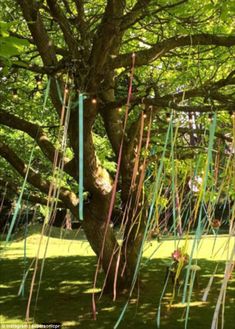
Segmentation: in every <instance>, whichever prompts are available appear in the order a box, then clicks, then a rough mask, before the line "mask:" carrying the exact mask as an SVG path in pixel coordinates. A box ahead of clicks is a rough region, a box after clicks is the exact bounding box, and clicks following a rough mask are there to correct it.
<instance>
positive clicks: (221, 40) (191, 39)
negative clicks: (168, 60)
mask: <svg viewBox="0 0 235 329" xmlns="http://www.w3.org/2000/svg"><path fill="white" fill-rule="evenodd" d="M197 45H201V46H203V45H216V46H223V47H232V46H234V45H235V36H232V35H231V36H217V35H212V34H196V35H187V36H174V37H172V38H169V39H166V40H164V41H162V42H159V43H157V44H155V45H154V46H153V47H151V48H149V49H145V50H140V51H137V52H136V53H135V54H136V62H135V65H136V66H142V65H146V64H148V63H151V62H153V61H154V60H156V59H157V58H160V57H162V56H163V55H165V54H166V53H167V52H169V51H170V50H172V49H175V48H178V47H185V46H197ZM131 55H132V54H131V53H126V54H122V55H119V56H117V57H116V58H113V59H112V60H111V67H112V68H118V67H128V66H130V58H131Z"/></svg>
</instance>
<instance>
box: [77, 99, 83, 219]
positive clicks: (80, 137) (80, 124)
mask: <svg viewBox="0 0 235 329" xmlns="http://www.w3.org/2000/svg"><path fill="white" fill-rule="evenodd" d="M83 101H84V96H83V94H82V93H80V94H79V106H78V127H79V129H78V141H79V155H78V156H79V159H78V164H79V165H78V171H79V182H78V185H79V190H78V195H79V219H80V220H83V170H84V168H83V154H84V145H83Z"/></svg>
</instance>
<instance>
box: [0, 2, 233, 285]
mask: <svg viewBox="0 0 235 329" xmlns="http://www.w3.org/2000/svg"><path fill="white" fill-rule="evenodd" d="M3 6H5V9H4V11H2V15H1V16H2V21H5V22H9V23H10V24H9V25H8V26H7V27H6V25H4V23H2V25H1V26H4V28H1V40H0V42H1V43H2V45H4V47H5V51H2V50H1V52H0V56H1V63H2V64H1V65H2V71H1V79H2V80H1V85H2V88H1V109H0V123H1V142H0V155H1V157H2V158H3V159H4V160H2V161H3V162H2V161H1V162H2V168H4V172H2V173H1V175H2V177H3V179H4V180H6V179H7V180H9V183H14V182H15V183H17V182H19V180H18V177H16V176H15V171H14V173H13V171H12V169H10V167H9V166H8V164H7V163H9V164H10V165H11V166H12V167H13V168H14V170H16V172H17V173H18V174H19V175H21V176H22V177H23V176H24V175H25V172H26V163H27V159H28V158H29V151H30V149H31V148H32V145H33V143H34V141H35V142H36V143H37V145H38V146H37V149H36V157H35V161H34V162H33V164H32V166H31V168H30V170H29V174H28V183H29V184H30V185H31V186H32V190H33V191H34V192H35V193H37V194H38V195H39V196H41V197H42V195H43V194H47V193H48V191H49V188H50V182H51V179H52V174H51V167H52V163H53V159H54V154H55V151H56V149H58V145H57V141H56V136H57V130H58V126H59V118H60V116H61V111H62V108H63V106H62V104H61V99H60V93H61V94H63V91H64V88H65V86H67V88H68V89H69V92H68V95H65V96H64V97H65V100H66V103H67V100H68V97H69V96H70V97H71V98H72V101H73V102H75V101H76V100H77V97H78V93H79V92H82V93H85V94H86V99H85V104H84V106H85V109H84V149H85V153H84V167H85V172H84V188H85V191H86V192H87V193H88V194H89V202H87V203H86V204H85V208H84V215H85V218H84V221H83V222H82V226H83V229H84V231H85V233H86V236H87V239H88V240H89V242H90V244H91V247H92V248H93V250H94V251H95V253H96V254H97V255H100V254H101V253H102V258H101V262H102V267H103V269H104V271H105V272H109V275H108V280H107V283H108V284H109V283H110V285H111V286H112V285H113V280H114V277H115V272H116V263H117V260H118V253H117V252H116V250H117V248H118V242H117V239H116V237H115V233H114V231H113V229H112V228H111V227H110V226H109V225H107V218H108V212H109V208H110V202H111V196H112V193H113V189H115V188H116V187H115V185H114V183H113V181H114V171H115V164H114V163H115V162H116V163H117V160H118V156H119V150H120V145H122V143H123V150H122V158H121V163H120V179H119V181H118V190H120V191H121V192H120V193H117V194H116V201H117V204H118V202H119V204H120V205H121V208H122V209H125V205H126V204H127V203H128V202H129V216H128V219H127V223H126V226H125V227H126V228H125V232H124V243H123V245H122V247H120V248H121V257H120V258H121V262H120V263H121V264H122V266H120V269H122V268H123V266H124V268H125V271H124V273H122V277H121V276H120V277H119V281H118V282H119V283H120V286H121V285H122V283H124V282H125V283H127V282H130V280H131V278H132V275H133V271H134V269H135V264H136V257H137V255H138V253H139V249H140V244H141V241H142V237H143V230H144V227H145V221H146V214H147V208H148V204H147V202H145V201H144V200H146V199H143V191H142V190H141V191H140V190H138V189H137V187H138V182H139V181H140V180H141V179H142V175H139V176H138V177H139V178H138V177H137V180H136V182H137V184H135V185H133V184H132V173H133V168H134V163H136V162H135V158H136V152H135V150H136V149H138V143H139V140H138V139H139V131H140V129H141V122H143V120H144V127H145V130H144V138H146V137H147V134H148V127H149V124H150V123H152V128H153V130H154V131H155V133H154V135H153V136H154V137H155V140H154V138H153V142H154V143H155V144H156V145H158V150H159V152H160V145H161V143H162V133H163V132H165V131H166V128H167V116H166V113H169V111H170V110H172V109H173V110H175V111H176V112H177V111H179V112H181V113H184V114H182V115H181V116H180V120H181V121H182V125H181V127H180V129H181V136H182V138H185V136H189V135H188V133H189V130H188V128H190V127H188V126H187V119H189V117H190V113H191V112H193V113H196V114H195V116H194V120H195V122H194V129H196V131H195V134H196V135H194V136H193V135H192V133H191V135H190V136H191V137H190V138H191V141H190V143H186V144H187V148H186V153H185V157H186V158H188V157H189V151H188V148H190V157H193V156H194V154H195V152H196V151H195V150H196V149H197V148H196V146H197V145H195V144H196V143H197V140H199V139H200V133H201V132H202V131H204V128H207V127H208V126H209V122H208V120H207V117H205V116H203V115H201V113H204V112H210V111H211V110H212V109H213V111H221V110H226V111H231V110H233V109H234V93H233V91H232V86H233V85H234V82H235V77H234V73H235V71H234V70H232V60H233V59H234V58H233V57H234V55H233V52H232V51H233V49H234V48H233V46H234V45H235V36H234V22H233V13H234V9H235V7H234V4H232V2H231V1H226V0H222V1H193V0H192V1H187V0H181V1H168V2H167V4H166V2H165V1H157V0H154V1H151V0H137V1H125V0H106V1H102V0H100V1H98V0H97V1H92V2H91V1H84V0H61V1H53V0H46V1H36V0H33V1H32V0H17V1H11V0H8V1H6V2H5V3H4V5H3ZM4 31H5V35H4ZM4 38H5V39H4ZM6 38H14V39H8V41H7V40H6ZM3 39H4V40H3ZM22 40H23V42H27V43H28V47H27V48H25V49H23V46H24V45H25V43H22V42H20V41H22ZM13 41H14V42H15V43H16V46H15V47H13V48H14V49H13V50H12V49H10V50H9V49H8V48H7V47H6V43H7V42H8V43H10V44H13ZM19 45H20V46H19ZM3 49H4V48H3ZM15 49H16V50H15ZM22 50H23V51H22ZM133 53H134V54H135V55H134V56H133ZM133 68H134V69H135V73H134V81H133V92H132V95H131V98H130V103H129V104H128V111H129V113H128V122H127V127H126V129H125V133H124V139H123V127H124V122H125V115H124V112H125V111H124V106H125V104H126V102H127V94H128V86H129V84H130V71H131V70H132V71H133ZM47 77H50V78H51V88H50V100H51V103H50V104H49V105H48V106H47V107H46V110H45V113H43V114H42V110H41V108H42V96H41V94H42V92H43V91H45V87H46V80H47ZM57 81H58V82H59V87H58V85H57ZM58 90H59V91H60V92H58ZM16 94H17V95H16ZM16 96H17V97H18V99H16ZM94 99H95V101H94ZM120 109H122V111H121V110H120ZM143 111H144V115H143ZM183 118H184V120H182V119H183ZM219 120H221V122H223V125H224V127H223V131H225V130H226V129H229V127H230V124H229V122H230V121H229V120H230V119H229V116H228V115H225V114H223V115H221V119H219ZM77 121H78V109H77V107H74V108H72V112H71V117H70V122H69V127H68V139H69V144H68V148H67V150H66V154H65V155H66V156H64V154H63V153H61V152H60V151H58V152H59V153H58V156H59V158H63V161H64V173H65V175H64V177H63V184H62V185H63V186H62V187H61V189H60V194H59V200H60V201H61V202H62V203H63V205H64V207H66V208H68V209H70V210H71V212H72V213H73V214H74V216H76V217H77V216H78V211H77V205H78V198H77V195H76V191H77V183H76V182H77V181H78V163H77V159H78V149H79V143H78V125H77ZM202 128H203V129H202ZM56 129H57V130H56ZM16 131H17V132H16ZM218 133H220V132H218ZM220 137H221V138H222V140H223V141H224V138H225V139H226V138H229V137H224V134H220ZM104 141H105V143H106V144H107V146H106V148H107V150H108V153H107V155H105V151H104V149H102V144H103V142H104ZM144 145H145V144H144V143H143V148H144ZM106 148H105V149H106ZM97 151H98V152H97ZM180 154H181V155H182V152H180ZM99 157H101V160H100V159H99ZM107 157H108V158H107ZM144 158H145V156H144V152H142V151H141V156H140V162H139V170H140V172H141V168H143V161H144ZM156 160H157V161H158V160H159V157H157V158H156V159H154V161H156ZM110 161H111V164H110ZM141 166H142V167H141ZM68 178H69V181H70V185H69V184H68ZM130 191H131V195H132V196H134V197H132V198H131V200H132V201H130ZM138 193H139V202H138V204H137V205H136V201H135V200H136V195H138ZM140 209H144V211H142V212H141V214H142V215H141V216H140ZM104 239H105V244H104V248H103V241H104ZM119 272H121V270H120V271H119ZM119 274H120V273H119Z"/></svg>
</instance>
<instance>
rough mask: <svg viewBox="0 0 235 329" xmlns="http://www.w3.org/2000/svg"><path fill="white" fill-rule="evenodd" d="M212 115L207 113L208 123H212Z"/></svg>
mask: <svg viewBox="0 0 235 329" xmlns="http://www.w3.org/2000/svg"><path fill="white" fill-rule="evenodd" d="M212 116H213V115H212V113H209V115H208V120H209V122H211V121H212Z"/></svg>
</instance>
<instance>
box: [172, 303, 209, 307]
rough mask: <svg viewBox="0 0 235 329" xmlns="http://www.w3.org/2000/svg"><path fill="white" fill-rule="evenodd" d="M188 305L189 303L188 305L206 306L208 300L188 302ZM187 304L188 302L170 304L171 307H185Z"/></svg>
mask: <svg viewBox="0 0 235 329" xmlns="http://www.w3.org/2000/svg"><path fill="white" fill-rule="evenodd" d="M189 305H190V307H191V306H198V307H203V306H206V305H208V302H199V301H198V302H190V303H189ZM187 306H188V304H187V303H184V304H183V303H177V304H172V305H171V308H185V307H187Z"/></svg>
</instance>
